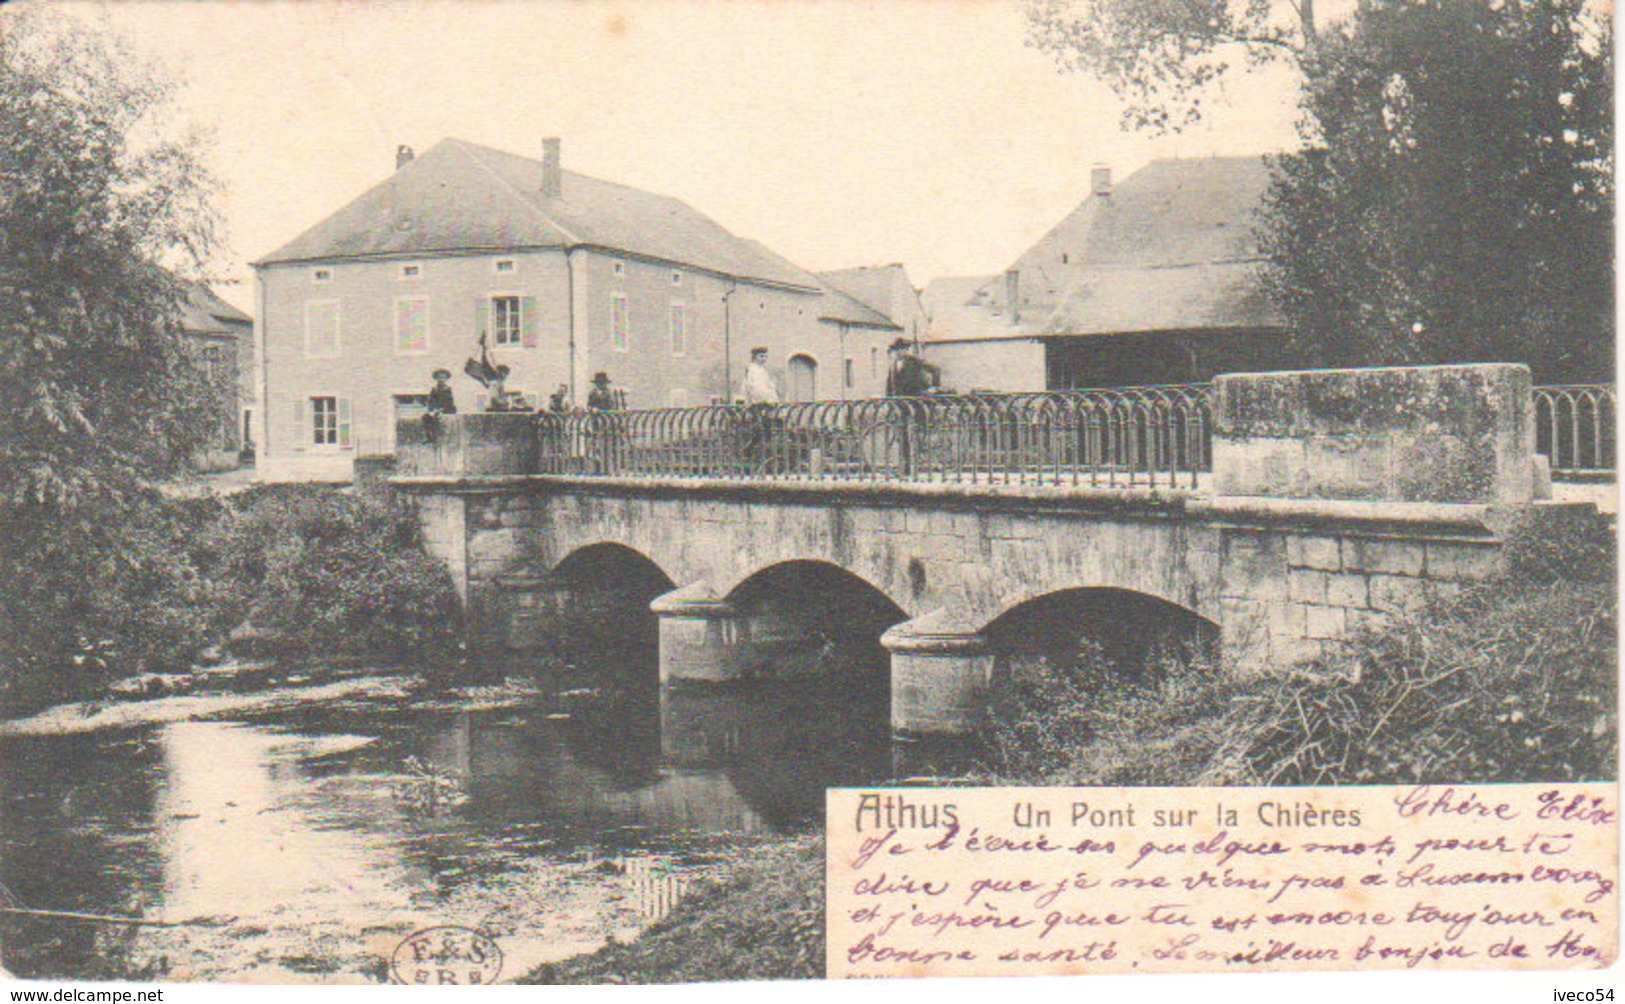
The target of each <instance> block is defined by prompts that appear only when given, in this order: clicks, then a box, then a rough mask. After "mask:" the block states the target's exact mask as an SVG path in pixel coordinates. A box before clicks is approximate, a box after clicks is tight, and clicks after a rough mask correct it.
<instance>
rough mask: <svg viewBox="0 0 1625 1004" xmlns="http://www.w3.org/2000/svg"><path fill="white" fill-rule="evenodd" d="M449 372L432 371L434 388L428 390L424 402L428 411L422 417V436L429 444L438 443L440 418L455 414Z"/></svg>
mask: <svg viewBox="0 0 1625 1004" xmlns="http://www.w3.org/2000/svg"><path fill="white" fill-rule="evenodd" d="M450 380H451V370H448V369H443V368H442V369H437V370H435V371H434V386H433V387H430V388H429V399H428V401H426V402H424V403H425V404H426V405H427V407H428V410H427V411H426V412H425V413H424V415H423V434H424V436H426V437H427V438H428V440H429V442H431V443H437V442H439V441H440V416H442V415H455V414H457V399H456V398H454V397H453V396H452V394H451V384H450V382H449V381H450Z"/></svg>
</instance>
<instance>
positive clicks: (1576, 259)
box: [1263, 0, 1613, 382]
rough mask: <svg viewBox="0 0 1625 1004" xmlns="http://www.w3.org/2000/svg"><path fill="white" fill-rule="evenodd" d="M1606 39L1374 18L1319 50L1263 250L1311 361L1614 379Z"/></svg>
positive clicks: (1414, 11) (1559, 23) (1394, 4)
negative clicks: (1315, 135) (1477, 365)
mask: <svg viewBox="0 0 1625 1004" xmlns="http://www.w3.org/2000/svg"><path fill="white" fill-rule="evenodd" d="M1607 34H1608V33H1607V31H1606V28H1605V26H1601V25H1597V24H1594V23H1593V22H1591V21H1590V20H1589V19H1588V18H1587V16H1586V15H1585V13H1584V11H1583V9H1582V7H1581V4H1580V2H1579V0H1533V2H1522V3H1520V2H1512V0H1508V2H1501V3H1494V4H1487V3H1484V2H1481V0H1425V2H1424V0H1364V2H1362V3H1361V4H1360V5H1359V7H1358V8H1357V9H1356V11H1355V14H1354V17H1353V19H1352V21H1351V22H1350V23H1349V25H1347V26H1346V28H1345V30H1342V31H1339V32H1336V33H1328V34H1327V35H1326V36H1325V37H1324V38H1323V39H1322V42H1321V44H1320V45H1319V46H1318V48H1317V52H1316V55H1315V58H1314V62H1313V68H1312V72H1311V73H1310V75H1309V81H1308V86H1307V88H1306V92H1305V99H1304V101H1305V109H1306V111H1307V112H1308V113H1309V115H1310V116H1311V117H1312V118H1313V120H1314V122H1315V124H1316V128H1317V130H1318V132H1319V134H1320V143H1319V144H1318V145H1317V146H1315V147H1313V148H1311V149H1310V150H1308V151H1306V152H1304V153H1302V154H1299V155H1296V156H1292V157H1285V158H1280V159H1279V161H1278V163H1277V165H1276V179H1275V182H1274V185H1273V186H1272V189H1271V193H1270V197H1269V200H1268V213H1267V219H1268V225H1267V227H1266V228H1265V230H1264V233H1263V245H1264V251H1265V253H1266V254H1267V255H1268V256H1269V257H1270V259H1271V261H1272V263H1273V269H1272V272H1271V279H1270V285H1271V291H1272V294H1273V296H1274V298H1275V299H1276V301H1277V302H1278V303H1279V304H1280V305H1281V306H1282V308H1283V309H1284V311H1285V313H1286V315H1287V317H1288V319H1289V322H1290V326H1291V328H1292V330H1293V331H1294V332H1295V333H1296V336H1297V340H1298V342H1299V348H1300V353H1299V354H1300V356H1302V357H1304V358H1303V360H1302V361H1305V362H1311V363H1317V364H1323V365H1372V364H1393V365H1421V364H1430V363H1446V362H1487V361H1512V362H1526V363H1528V364H1530V366H1531V367H1532V368H1533V370H1534V371H1535V376H1536V378H1537V379H1538V380H1541V381H1549V382H1557V381H1566V380H1607V379H1610V378H1611V374H1612V372H1613V363H1612V343H1613V254H1612V248H1613V184H1612V166H1613V150H1612V128H1613V121H1612V120H1613V96H1612V87H1613V83H1612V81H1613V66H1612V51H1611V50H1612V40H1611V39H1610V38H1608V37H1607Z"/></svg>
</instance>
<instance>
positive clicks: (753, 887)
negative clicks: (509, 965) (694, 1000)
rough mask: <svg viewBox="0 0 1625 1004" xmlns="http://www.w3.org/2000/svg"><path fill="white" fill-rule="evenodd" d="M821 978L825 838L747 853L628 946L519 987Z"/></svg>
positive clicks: (558, 966) (554, 968)
mask: <svg viewBox="0 0 1625 1004" xmlns="http://www.w3.org/2000/svg"><path fill="white" fill-rule="evenodd" d="M823 975H824V838H823V836H822V835H821V834H808V835H803V836H798V837H784V838H780V839H778V840H775V841H771V842H767V843H764V844H762V845H760V846H759V847H756V848H753V849H752V850H750V851H749V852H747V853H746V855H745V856H744V857H743V859H742V860H740V861H738V862H736V863H735V864H733V865H731V866H729V867H728V868H726V869H725V870H724V871H723V873H722V874H720V875H718V876H717V877H715V878H713V879H710V880H708V881H705V882H703V883H701V884H700V885H699V886H698V887H697V888H696V889H695V890H694V891H693V892H691V893H690V894H689V895H688V896H687V897H685V898H684V899H683V900H682V902H680V903H679V904H678V906H677V908H676V909H675V910H673V911H672V913H671V915H670V916H668V917H667V918H665V919H664V920H662V921H660V922H658V923H656V924H654V925H652V926H651V927H649V928H648V930H646V931H644V932H642V933H641V934H640V935H639V936H638V937H637V938H636V940H634V941H631V942H630V943H625V942H621V941H612V942H611V943H609V944H607V945H605V946H604V947H603V948H601V949H599V950H597V951H595V952H593V953H591V954H588V955H582V956H579V957H576V958H572V959H569V960H567V961H563V962H558V963H554V964H549V965H544V966H540V967H537V968H535V969H533V970H531V971H530V972H528V973H527V974H525V975H524V976H522V977H520V978H519V979H518V980H517V981H516V982H519V983H540V984H569V983H627V984H649V983H717V982H729V981H734V980H786V979H809V980H810V979H821V978H822V977H823Z"/></svg>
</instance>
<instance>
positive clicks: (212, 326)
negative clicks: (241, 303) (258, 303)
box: [180, 283, 254, 334]
mask: <svg viewBox="0 0 1625 1004" xmlns="http://www.w3.org/2000/svg"><path fill="white" fill-rule="evenodd" d="M253 323H254V320H253V318H251V317H249V316H248V315H247V314H245V313H243V312H242V311H240V310H238V309H237V308H236V307H233V306H232V305H231V304H229V303H227V302H226V301H224V300H222V299H220V297H218V296H216V295H215V292H214V290H212V289H210V288H209V287H208V286H205V285H203V284H202V283H189V284H188V285H187V294H186V301H185V302H184V303H182V304H181V312H180V325H181V330H182V331H188V332H192V333H193V334H207V333H210V332H221V333H234V329H233V327H232V325H241V324H253Z"/></svg>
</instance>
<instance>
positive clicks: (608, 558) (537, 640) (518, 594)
mask: <svg viewBox="0 0 1625 1004" xmlns="http://www.w3.org/2000/svg"><path fill="white" fill-rule="evenodd" d="M496 585H497V588H498V591H499V593H501V594H502V595H503V596H504V597H505V600H506V602H505V604H504V607H505V609H506V617H507V624H506V632H505V633H506V635H507V638H508V645H509V647H510V648H513V649H517V650H521V651H532V652H541V653H546V654H551V655H555V656H559V657H562V658H563V659H564V660H565V661H567V662H568V663H569V664H571V665H575V666H578V667H584V666H592V667H593V668H595V669H596V670H600V671H602V673H603V674H606V675H607V678H614V679H617V680H623V681H624V682H627V683H635V684H639V685H642V684H648V683H652V682H653V681H654V680H656V679H657V678H658V667H657V660H656V656H655V653H656V652H657V650H658V646H659V638H660V626H659V622H658V620H657V619H656V618H655V616H654V614H653V613H652V612H651V611H650V610H649V604H650V603H651V602H652V601H653V600H654V598H655V597H657V596H660V595H662V594H664V593H667V592H670V591H671V590H672V589H673V588H674V585H675V584H674V582H673V581H672V578H671V576H669V575H668V574H666V572H665V570H664V569H663V568H661V567H660V565H659V564H657V563H656V562H655V561H654V560H653V559H652V558H650V557H649V556H647V555H646V554H644V553H643V552H642V551H639V550H638V549H636V548H634V547H630V546H628V545H626V544H622V543H620V542H617V541H595V542H593V543H590V544H583V545H580V546H577V547H575V548H573V549H572V550H570V551H569V553H567V554H566V555H565V556H564V557H563V558H561V559H560V560H558V561H556V562H552V563H549V562H546V561H538V562H531V563H528V564H525V565H522V566H520V567H519V568H517V569H512V570H510V571H508V572H507V573H505V574H503V575H501V576H499V577H497V579H496Z"/></svg>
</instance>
